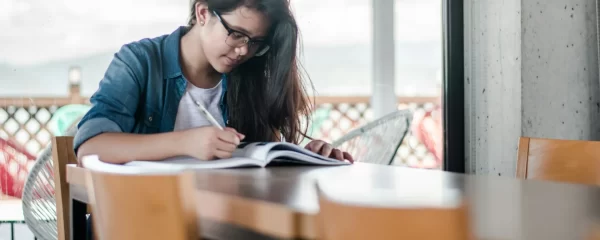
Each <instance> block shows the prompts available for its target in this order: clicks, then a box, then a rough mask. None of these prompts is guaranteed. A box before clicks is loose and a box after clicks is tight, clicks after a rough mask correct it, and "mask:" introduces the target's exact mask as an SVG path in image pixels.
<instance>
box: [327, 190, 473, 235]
mask: <svg viewBox="0 0 600 240" xmlns="http://www.w3.org/2000/svg"><path fill="white" fill-rule="evenodd" d="M317 192H318V198H319V213H318V215H317V221H316V222H317V226H316V229H318V236H319V239H324V240H353V239H381V240H385V239H446V240H459V239H460V240H469V239H473V232H472V230H471V229H472V228H471V222H470V218H469V214H468V206H467V204H466V202H464V201H462V200H460V201H456V202H446V203H447V204H443V202H444V201H440V202H439V203H440V204H439V205H436V204H432V205H426V204H424V205H422V206H415V205H411V204H407V205H405V206H402V205H401V204H399V206H368V205H359V204H352V203H347V202H341V200H337V199H336V200H333V199H331V198H329V197H328V196H327V195H326V194H324V193H323V192H322V191H321V190H319V189H318V187H317ZM434 202H435V201H434ZM417 204H419V203H417Z"/></svg>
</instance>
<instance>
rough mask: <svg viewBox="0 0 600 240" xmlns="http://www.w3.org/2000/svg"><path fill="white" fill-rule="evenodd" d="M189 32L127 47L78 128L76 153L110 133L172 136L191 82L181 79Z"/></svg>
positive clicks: (118, 55) (180, 30)
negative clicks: (182, 49)
mask: <svg viewBox="0 0 600 240" xmlns="http://www.w3.org/2000/svg"><path fill="white" fill-rule="evenodd" d="M186 31H187V27H179V28H178V29H177V30H175V31H174V32H173V33H171V34H169V35H163V36H160V37H156V38H153V39H142V40H140V41H137V42H133V43H129V44H126V45H124V46H123V47H122V48H121V49H120V50H119V51H118V52H117V53H116V54H115V56H114V58H113V60H112V62H111V63H110V65H109V66H108V69H107V70H106V73H105V75H104V78H103V79H102V80H101V81H100V85H99V88H98V90H97V91H96V92H95V93H94V94H93V95H92V97H91V98H90V102H91V104H92V108H91V109H90V110H89V111H88V112H87V113H86V114H85V116H84V117H83V118H82V119H81V121H80V122H79V124H78V125H77V127H78V131H77V134H76V135H75V139H74V143H73V148H74V150H75V153H77V150H78V148H79V146H81V144H82V143H84V142H85V141H87V140H88V139H90V138H92V137H95V136H97V135H99V134H101V133H106V132H125V133H139V134H144V133H162V132H170V131H173V128H174V126H175V118H176V116H177V109H178V107H179V102H180V100H181V97H182V96H183V95H184V93H185V89H186V86H187V80H186V79H185V77H184V76H183V74H182V71H181V65H180V63H179V59H180V54H179V53H180V52H179V51H180V40H181V37H182V36H183V35H184V34H185V32H186ZM226 80H227V77H226V76H225V75H223V79H222V84H223V85H222V88H223V93H222V94H221V101H220V107H221V113H222V114H223V120H224V121H225V123H227V116H228V115H227V107H226V106H227V105H226V103H225V95H226V91H227V82H226Z"/></svg>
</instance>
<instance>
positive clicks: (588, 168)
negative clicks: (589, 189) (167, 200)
mask: <svg viewBox="0 0 600 240" xmlns="http://www.w3.org/2000/svg"><path fill="white" fill-rule="evenodd" d="M517 159H518V160H517V177H518V178H521V179H539V180H549V181H560V182H568V183H577V184H590V185H600V142H597V141H578V140H559V139H541V138H529V137H521V138H520V139H519V148H518V156H517Z"/></svg>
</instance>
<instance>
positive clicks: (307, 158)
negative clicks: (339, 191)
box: [125, 142, 350, 169]
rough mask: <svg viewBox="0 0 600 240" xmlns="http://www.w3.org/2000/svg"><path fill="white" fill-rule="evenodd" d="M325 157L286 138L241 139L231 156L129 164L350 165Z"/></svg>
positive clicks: (206, 166) (199, 166) (167, 166)
mask: <svg viewBox="0 0 600 240" xmlns="http://www.w3.org/2000/svg"><path fill="white" fill-rule="evenodd" d="M349 164H350V162H348V161H340V160H337V159H333V158H328V157H323V156H321V155H319V154H316V153H314V152H312V151H309V150H307V149H305V148H302V147H300V146H298V145H295V144H292V143H287V142H251V143H241V144H240V145H238V148H237V149H236V150H235V151H234V152H233V153H232V157H231V158H226V159H216V160H209V161H206V160H199V159H196V158H193V157H190V156H178V157H173V158H168V159H165V160H162V161H131V162H129V163H126V164H125V165H128V166H138V167H148V168H161V169H219V168H239V167H266V166H269V165H323V166H340V165H349Z"/></svg>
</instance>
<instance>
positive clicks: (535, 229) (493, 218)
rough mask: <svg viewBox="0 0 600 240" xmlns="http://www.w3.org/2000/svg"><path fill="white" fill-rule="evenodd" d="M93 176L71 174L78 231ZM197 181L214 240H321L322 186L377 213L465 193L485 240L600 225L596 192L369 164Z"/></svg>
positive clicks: (580, 234)
mask: <svg viewBox="0 0 600 240" xmlns="http://www.w3.org/2000/svg"><path fill="white" fill-rule="evenodd" d="M86 172H87V170H85V169H82V168H78V167H76V166H73V165H70V166H68V167H67V181H68V182H69V185H70V188H71V197H72V199H73V203H74V204H73V206H72V210H73V212H72V214H73V216H72V218H71V219H73V225H74V227H75V230H83V229H84V228H85V225H84V224H83V223H81V221H84V220H85V217H82V214H83V215H84V214H85V203H87V202H88V199H87V194H86V190H85V174H86ZM196 176H197V189H198V190H197V197H198V198H197V199H198V217H199V219H200V221H199V225H200V230H201V232H202V235H203V236H205V237H208V238H211V239H253V238H254V239H270V238H271V239H272V238H275V239H277V238H284V239H290V238H300V239H314V237H315V229H314V226H313V224H314V221H315V214H316V213H317V212H318V204H317V193H316V191H315V185H314V184H315V180H318V182H319V186H322V187H323V189H325V190H326V191H329V192H328V194H331V195H332V196H333V197H335V198H336V199H345V200H348V201H353V202H357V203H364V204H376V205H378V204H384V203H393V204H402V203H405V202H407V201H408V198H406V194H407V193H417V194H420V199H424V200H425V201H429V202H431V201H434V202H435V201H436V199H438V200H439V199H442V200H443V199H447V198H449V197H450V196H449V194H450V193H452V191H455V192H456V191H458V192H459V193H461V195H462V196H464V200H466V201H467V202H468V203H469V205H470V213H471V216H472V221H473V224H474V229H473V231H474V233H475V236H477V238H479V239H545V240H547V239H585V238H587V237H588V236H589V235H590V234H591V233H592V231H594V230H595V228H594V226H595V225H594V224H595V223H596V222H597V220H598V219H600V188H596V187H595V186H584V185H573V184H564V183H554V182H542V181H536V180H527V181H525V180H518V179H513V178H509V177H495V176H474V175H464V174H455V173H448V172H442V171H435V170H420V169H409V168H403V167H390V166H381V165H372V164H364V163H357V164H354V165H353V166H342V167H270V168H244V169H222V170H204V171H197V172H196ZM374 196H378V197H374ZM413 200H414V198H413ZM413 202H414V201H413ZM72 229H73V228H72ZM75 234H81V233H77V232H76V233H75ZM76 239H77V238H76Z"/></svg>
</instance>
